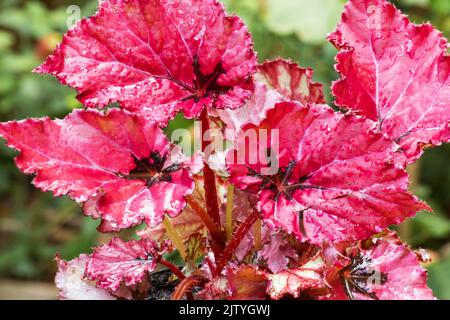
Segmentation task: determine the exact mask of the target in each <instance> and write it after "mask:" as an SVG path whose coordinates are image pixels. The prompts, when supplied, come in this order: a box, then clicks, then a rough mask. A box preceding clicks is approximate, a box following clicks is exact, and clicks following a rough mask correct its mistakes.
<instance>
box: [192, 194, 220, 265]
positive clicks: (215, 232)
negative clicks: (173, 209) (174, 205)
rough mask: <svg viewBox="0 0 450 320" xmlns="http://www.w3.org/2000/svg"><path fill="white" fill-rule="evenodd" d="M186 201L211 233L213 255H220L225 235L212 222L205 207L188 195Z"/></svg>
mask: <svg viewBox="0 0 450 320" xmlns="http://www.w3.org/2000/svg"><path fill="white" fill-rule="evenodd" d="M187 202H188V204H189V206H190V207H191V208H192V209H193V210H194V211H195V212H196V213H197V215H198V216H199V217H200V219H202V221H203V223H204V224H205V226H206V228H207V229H208V231H209V233H210V235H211V240H212V241H211V246H212V249H213V251H214V255H215V256H217V257H218V256H220V254H221V253H222V251H223V249H224V248H225V236H224V234H223V233H222V232H221V231H220V230H219V228H218V227H217V225H216V224H215V223H214V221H213V220H212V219H211V217H210V216H209V215H208V213H207V212H206V210H205V209H203V207H202V206H201V205H200V204H199V203H198V202H197V200H195V199H194V198H193V197H188V198H187Z"/></svg>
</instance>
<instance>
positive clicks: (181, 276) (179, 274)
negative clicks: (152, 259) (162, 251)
mask: <svg viewBox="0 0 450 320" xmlns="http://www.w3.org/2000/svg"><path fill="white" fill-rule="evenodd" d="M159 263H160V264H162V265H164V266H166V267H167V268H169V269H170V270H171V271H172V272H173V274H174V275H176V276H177V277H178V279H180V280H184V279H186V276H185V275H184V274H183V272H181V270H180V269H178V267H176V266H175V265H174V264H172V263H171V262H169V261H167V260H164V259H161V260H159Z"/></svg>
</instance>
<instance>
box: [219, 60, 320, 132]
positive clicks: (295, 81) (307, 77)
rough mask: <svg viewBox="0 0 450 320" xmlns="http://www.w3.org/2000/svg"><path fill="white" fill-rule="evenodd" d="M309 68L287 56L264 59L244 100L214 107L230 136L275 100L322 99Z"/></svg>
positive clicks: (254, 120)
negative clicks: (234, 105) (239, 104)
mask: <svg viewBox="0 0 450 320" xmlns="http://www.w3.org/2000/svg"><path fill="white" fill-rule="evenodd" d="M312 75H313V71H312V70H311V69H304V68H301V67H300V66H298V65H297V64H295V63H293V62H290V61H287V60H282V59H278V60H273V61H267V62H265V63H264V64H262V65H260V66H259V67H258V72H257V73H256V74H255V75H254V78H255V91H254V93H253V96H252V98H251V99H250V100H248V101H247V103H246V104H245V105H244V106H243V107H242V108H240V109H237V110H217V115H218V116H219V117H220V119H221V120H222V121H223V122H224V123H225V125H226V127H227V129H228V130H232V131H233V132H229V133H228V134H227V138H229V139H231V140H234V139H235V138H236V134H237V133H238V132H239V131H240V130H241V129H242V128H243V127H244V126H245V125H248V124H254V125H259V124H260V123H261V121H262V120H264V119H265V118H266V115H267V112H268V111H269V110H270V109H273V108H274V106H275V104H277V103H279V102H282V101H285V100H294V101H298V102H301V103H303V104H307V103H325V98H324V94H323V89H322V85H321V84H318V83H315V82H313V81H312Z"/></svg>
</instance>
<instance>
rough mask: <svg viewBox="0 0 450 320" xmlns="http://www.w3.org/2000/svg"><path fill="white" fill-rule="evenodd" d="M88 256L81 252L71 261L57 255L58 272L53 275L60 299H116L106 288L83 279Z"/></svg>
mask: <svg viewBox="0 0 450 320" xmlns="http://www.w3.org/2000/svg"><path fill="white" fill-rule="evenodd" d="M87 261H88V256H87V255H85V254H83V255H81V256H80V257H79V258H76V259H74V260H71V261H64V260H62V259H61V258H59V257H58V256H57V257H56V262H57V264H58V272H57V273H56V277H55V284H56V287H57V288H58V289H59V296H58V298H59V299H61V300H116V298H115V297H114V296H112V295H111V294H110V293H109V292H108V291H107V290H105V289H100V288H96V287H95V283H91V282H90V281H88V280H86V279H83V278H84V270H85V268H86V263H87Z"/></svg>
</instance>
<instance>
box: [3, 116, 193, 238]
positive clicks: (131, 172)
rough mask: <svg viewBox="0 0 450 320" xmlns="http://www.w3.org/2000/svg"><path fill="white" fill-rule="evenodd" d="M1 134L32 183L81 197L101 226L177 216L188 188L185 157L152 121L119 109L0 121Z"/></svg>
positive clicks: (152, 222)
mask: <svg viewBox="0 0 450 320" xmlns="http://www.w3.org/2000/svg"><path fill="white" fill-rule="evenodd" d="M0 135H1V136H3V137H4V138H5V139H6V140H7V141H8V143H9V146H10V147H13V148H15V149H17V150H19V151H20V153H21V154H20V155H19V156H18V157H17V159H16V163H17V166H18V167H19V168H20V169H21V170H22V171H23V172H25V173H27V174H35V175H36V177H35V179H34V181H33V183H34V184H35V185H36V186H37V187H38V188H40V189H42V190H44V191H53V193H54V194H55V195H56V196H61V195H66V194H67V195H69V196H70V197H71V198H73V199H75V200H76V201H78V202H85V201H87V205H86V206H85V212H86V214H88V215H92V216H93V217H95V218H102V219H103V225H102V230H103V231H117V230H120V229H123V228H128V227H132V226H135V225H138V224H140V223H142V222H143V221H145V222H146V223H148V224H149V225H150V226H153V227H154V226H156V225H158V224H159V223H160V222H161V221H162V220H163V218H164V213H167V214H169V215H170V216H172V217H174V216H177V215H178V214H179V213H180V212H181V211H182V210H183V209H184V207H185V205H186V201H185V199H184V196H185V195H187V194H189V193H191V192H192V190H193V188H194V182H193V180H192V179H191V174H190V172H189V170H188V167H187V165H186V164H185V162H187V161H186V159H185V158H184V157H183V156H182V154H181V152H180V151H179V150H178V149H173V150H171V148H172V146H171V145H170V143H169V142H168V140H167V138H166V137H165V136H164V134H163V132H162V131H161V130H160V129H159V128H158V127H157V125H156V124H151V123H149V122H148V121H146V120H145V119H144V118H142V117H140V116H134V115H131V114H129V113H127V112H125V111H121V110H118V109H112V110H110V112H108V113H107V114H106V115H103V114H102V113H100V112H97V111H93V110H91V111H80V110H78V111H74V112H73V113H72V114H71V115H69V116H68V117H66V118H65V119H64V120H54V121H52V120H50V119H48V118H45V119H40V120H36V119H28V120H24V121H19V122H8V123H2V124H0ZM112 159H113V161H112Z"/></svg>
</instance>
